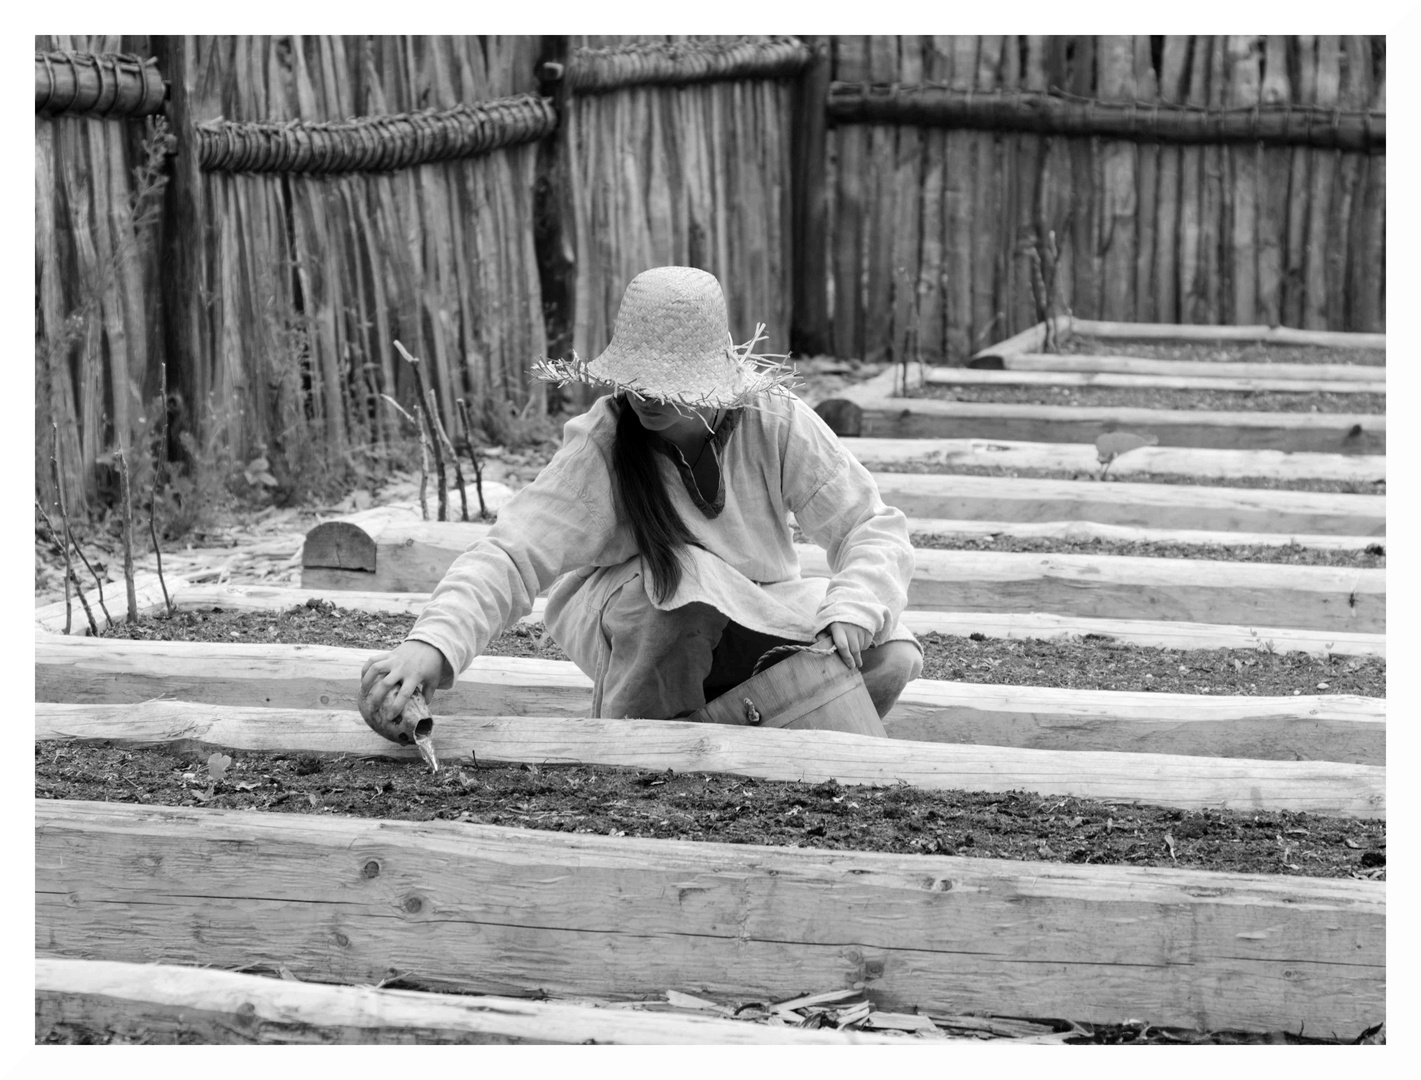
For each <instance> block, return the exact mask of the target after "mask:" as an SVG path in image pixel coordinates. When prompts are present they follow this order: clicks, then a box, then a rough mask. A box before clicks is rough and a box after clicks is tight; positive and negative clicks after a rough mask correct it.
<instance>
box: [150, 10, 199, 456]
mask: <svg viewBox="0 0 1421 1080" xmlns="http://www.w3.org/2000/svg"><path fill="white" fill-rule="evenodd" d="M152 45H153V52H154V55H155V56H157V58H158V67H159V70H160V71H162V72H163V74H164V76H165V77H166V78H167V80H168V87H169V89H168V103H167V108H166V113H167V118H168V130H169V133H170V134H171V136H172V138H173V142H174V154H173V156H172V157H171V158H170V159H169V165H170V168H171V170H172V172H171V175H170V176H169V178H168V186H167V190H166V191H165V192H164V194H163V239H162V258H161V259H160V260H159V264H158V265H159V269H158V274H159V286H158V287H159V307H160V309H161V311H162V322H163V353H164V357H165V359H166V362H167V364H168V368H169V370H170V371H171V372H172V375H173V378H172V387H173V390H174V391H175V392H176V394H177V398H178V403H177V405H176V406H174V405H169V406H168V417H167V419H168V458H169V460H170V461H186V460H187V453H186V451H185V450H184V449H183V444H182V442H181V440H180V436H181V435H182V434H183V433H184V432H190V433H191V434H193V435H196V434H197V431H196V430H195V429H196V427H197V425H198V422H199V418H200V417H201V415H202V403H203V401H204V400H206V397H207V366H208V365H207V357H206V356H205V355H204V351H203V348H202V310H201V293H200V289H201V283H202V226H203V213H202V176H201V170H200V166H199V162H198V145H197V128H196V126H195V122H194V119H193V116H192V108H191V98H190V91H191V88H192V84H193V70H194V66H195V60H196V57H195V52H196V47H195V44H194V42H193V39H192V37H191V36H187V35H181V34H178V35H172V36H167V35H161V36H160V35H155V36H154V37H153V40H152Z"/></svg>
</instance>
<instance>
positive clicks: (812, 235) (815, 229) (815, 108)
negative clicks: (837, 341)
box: [789, 36, 829, 356]
mask: <svg viewBox="0 0 1421 1080" xmlns="http://www.w3.org/2000/svg"><path fill="white" fill-rule="evenodd" d="M800 40H801V41H803V42H804V43H805V44H806V45H808V46H809V48H810V51H811V56H812V59H811V60H810V62H809V66H808V67H807V68H805V70H804V71H803V72H802V73H801V74H800V77H799V79H798V80H797V81H796V82H795V88H794V122H793V124H792V125H791V127H790V137H791V138H792V139H793V142H794V150H793V153H794V159H793V160H794V199H793V207H794V209H793V215H792V220H791V226H790V227H791V229H792V230H793V232H794V244H793V252H794V254H793V259H794V265H793V268H792V270H791V275H792V277H793V279H794V298H793V308H792V311H791V313H790V331H789V335H790V342H789V344H790V348H791V349H792V350H794V351H795V352H798V353H804V354H805V355H807V356H817V355H819V354H821V353H827V352H828V351H829V292H828V284H829V221H828V217H829V189H828V181H827V175H826V174H827V167H828V162H827V159H826V156H825V141H826V138H827V132H826V123H827V119H826V118H827V107H828V100H827V99H828V95H829V45H828V42H827V40H826V39H824V38H823V37H808V36H807V37H803V38H801V39H800Z"/></svg>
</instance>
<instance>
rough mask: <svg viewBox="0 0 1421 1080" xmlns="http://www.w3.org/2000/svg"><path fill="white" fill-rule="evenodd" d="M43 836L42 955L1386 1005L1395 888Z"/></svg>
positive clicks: (345, 974) (229, 825)
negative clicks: (1390, 898) (1388, 920)
mask: <svg viewBox="0 0 1421 1080" xmlns="http://www.w3.org/2000/svg"><path fill="white" fill-rule="evenodd" d="M540 775H544V776H545V775H546V773H545V772H543V771H540ZM573 778H574V779H576V777H573ZM579 786H580V785H579ZM830 790H832V789H830ZM826 795H827V797H828V798H830V799H832V798H833V797H835V795H842V792H834V793H832V794H829V793H828V791H826ZM579 799H581V796H579ZM286 801H287V802H290V801H292V800H289V799H288V800H286ZM845 801H848V800H847V799H845ZM307 805H308V807H309V801H307ZM1062 809H1063V810H1064V809H1066V808H1065V807H1064V806H1063V807H1062ZM1111 820H1112V821H1113V819H1111ZM1183 821H1184V819H1181V823H1182V822H1183ZM35 824H36V866H37V868H38V869H37V873H36V946H37V950H38V952H39V954H40V956H42V957H74V958H87V957H90V956H101V957H103V958H104V959H108V960H115V961H122V962H129V963H146V962H152V961H157V960H161V961H163V962H168V963H179V964H201V965H210V966H216V967H237V966H241V965H251V964H262V965H268V966H270V967H273V968H276V967H281V968H285V969H286V970H288V971H290V972H291V974H292V975H293V976H295V977H296V978H298V979H302V980H306V981H333V982H343V983H356V982H365V983H376V982H379V981H381V980H383V979H386V978H389V977H391V976H398V977H401V978H404V979H406V980H408V981H412V982H416V983H417V984H419V985H421V986H424V987H428V988H435V989H457V990H465V991H473V992H478V993H493V994H510V993H511V994H516V995H527V994H530V993H532V992H535V991H543V992H545V993H547V994H549V995H553V996H576V995H588V994H590V995H596V996H599V997H607V998H612V999H621V1000H627V999H635V998H638V997H645V996H650V995H656V996H660V995H661V994H664V993H665V992H666V990H667V989H668V988H670V989H675V990H678V991H680V992H685V993H691V994H698V995H707V996H712V997H730V998H734V997H740V996H745V995H753V997H754V999H755V1000H761V1001H763V1000H765V998H766V997H769V998H770V999H771V1000H775V999H781V998H785V997H790V996H792V995H795V994H799V993H803V992H804V991H805V990H806V989H808V990H810V991H813V990H818V989H820V988H826V987H833V988H838V987H851V986H856V985H862V987H863V988H864V989H865V990H866V991H867V993H868V995H869V996H870V997H871V999H872V1000H873V1001H874V1003H875V1004H876V1005H877V1006H878V1007H880V1008H883V1009H892V1010H895V1011H905V1012H906V1011H910V1010H912V1009H914V1008H924V1009H928V1010H943V1011H953V1012H964V1011H968V1010H969V1009H973V1010H977V1009H980V1010H986V1011H989V1012H998V1013H1005V1014H1008V1015H1017V1016H1063V1017H1072V1018H1079V1019H1081V1020H1086V1021H1101V1022H1118V1021H1119V1020H1120V1019H1121V1018H1123V1017H1126V1016H1135V1015H1138V1013H1140V1012H1142V1011H1143V1012H1148V1013H1150V1014H1151V1017H1152V1019H1153V1020H1154V1021H1155V1022H1157V1023H1161V1024H1173V1025H1182V1026H1189V1027H1194V1028H1198V1029H1203V1030H1208V1029H1210V1028H1220V1027H1227V1028H1244V1029H1255V1030H1274V1029H1278V1028H1287V1029H1290V1030H1291V1029H1296V1028H1297V1027H1298V1026H1299V1025H1302V1026H1303V1028H1304V1030H1307V1031H1312V1032H1321V1033H1335V1034H1336V1035H1339V1036H1342V1037H1350V1036H1355V1034H1357V1033H1360V1032H1361V1031H1363V1030H1365V1029H1367V1028H1368V1027H1370V1026H1372V1025H1374V1024H1376V1023H1377V1022H1379V1021H1380V1020H1381V1019H1382V1018H1383V1016H1384V1009H1385V1001H1384V972H1385V900H1384V892H1385V886H1384V884H1382V883H1380V882H1375V881H1358V880H1349V879H1324V878H1302V877H1284V876H1280V875H1259V874H1246V875H1231V874H1223V873H1210V872H1203V871H1195V870H1186V869H1173V868H1154V867H1150V868H1144V867H1129V866H1094V865H1092V866H1072V865H1069V864H1065V863H1050V862H1042V861H1032V862H1021V863H1014V862H1009V861H1005V860H1000V859H976V858H970V857H963V856H957V857H954V856H941V855H899V854H883V853H870V852H829V851H824V850H814V849H801V850H795V849H790V848H786V847H763V846H753V845H730V844H722V843H714V842H705V841H702V842H684V841H676V840H670V839H640V838H633V837H629V836H594V835H588V834H573V833H554V832H548V831H542V830H535V829H526V828H516V829H511V828H504V827H499V826H492V825H483V824H477V823H473V822H448V821H423V822H411V821H391V820H371V819H368V818H347V817H344V816H341V815H337V814H333V813H300V814H283V813H270V812H258V811H245V810H220V809H209V808H206V807H188V806H184V807H172V808H169V807H163V806H155V805H145V806H134V805H122V804H119V803H114V802H88V801H69V800H50V799H40V800H37V802H36V804H35ZM1181 827H1182V825H1181ZM1302 827H1306V826H1302ZM1112 832H1113V829H1112ZM1172 839H1174V841H1175V847H1176V848H1178V846H1179V844H1180V839H1179V838H1177V837H1173V836H1172ZM254 882H260V886H259V887H257V888H254V887H253V883H254ZM1301 943H1306V944H1305V946H1301V947H1299V946H1300V945H1301ZM1280 946H1283V949H1282V951H1281V952H1280Z"/></svg>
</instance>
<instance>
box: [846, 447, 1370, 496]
mask: <svg viewBox="0 0 1421 1080" xmlns="http://www.w3.org/2000/svg"><path fill="white" fill-rule="evenodd" d="M844 448H845V449H847V450H848V451H849V452H850V453H852V454H853V455H854V457H856V458H857V459H858V460H859V461H860V462H862V463H863V464H864V465H865V466H866V467H867V468H868V469H870V470H871V471H873V472H875V477H874V479H875V480H877V481H878V483H879V484H880V485H881V484H882V483H883V482H884V480H885V479H886V477H884V476H883V475H881V474H883V473H901V472H906V471H909V470H910V469H911V470H913V471H922V470H923V469H924V468H928V467H931V468H932V471H934V472H940V473H957V472H964V473H966V472H971V471H972V470H980V469H993V470H999V471H1002V470H1014V471H1017V472H1020V473H1021V474H1022V475H1026V474H1028V473H1046V472H1051V473H1056V474H1064V475H1068V476H1070V477H1072V478H1083V479H1089V480H1097V479H1099V476H1100V469H1101V462H1100V458H1099V454H1098V452H1097V450H1096V447H1095V443H1094V442H1090V441H1087V442H1078V443H1052V442H1022V441H1019V440H1012V439H874V438H854V439H846V440H845V441H844ZM1127 476H1133V477H1137V478H1141V479H1149V480H1151V481H1153V482H1156V483H1159V482H1166V481H1161V480H1159V479H1157V478H1159V477H1170V478H1172V480H1174V481H1178V480H1179V478H1182V477H1189V478H1191V479H1192V481H1193V482H1194V483H1198V484H1210V485H1216V486H1217V485H1225V486H1237V487H1260V486H1279V487H1283V486H1285V485H1291V484H1308V483H1317V484H1318V488H1317V490H1319V491H1321V490H1324V488H1323V486H1322V485H1323V484H1325V483H1327V482H1333V483H1346V484H1351V485H1356V486H1363V485H1373V484H1375V485H1384V484H1385V483H1386V456H1385V455H1383V454H1370V455H1368V454H1310V453H1287V452H1285V451H1282V450H1211V449H1207V448H1193V449H1191V448H1184V447H1177V446H1141V447H1139V448H1137V449H1135V450H1131V451H1129V452H1128V453H1125V454H1121V455H1120V456H1118V457H1117V458H1116V459H1115V460H1114V461H1112V462H1111V463H1110V469H1109V470H1108V478H1110V479H1121V478H1124V477H1127ZM1301 490H1306V489H1305V488H1304V489H1301ZM1368 493H1370V492H1364V494H1368Z"/></svg>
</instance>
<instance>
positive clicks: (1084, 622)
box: [903, 609, 1386, 659]
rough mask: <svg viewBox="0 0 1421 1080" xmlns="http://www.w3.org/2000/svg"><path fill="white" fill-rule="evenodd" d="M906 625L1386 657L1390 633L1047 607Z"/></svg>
mask: <svg viewBox="0 0 1421 1080" xmlns="http://www.w3.org/2000/svg"><path fill="white" fill-rule="evenodd" d="M903 625H904V626H906V627H907V628H908V629H909V630H911V631H913V633H915V634H929V633H937V634H954V635H957V636H959V637H966V636H968V635H970V634H982V635H983V636H985V637H993V638H998V637H999V638H1015V639H1047V640H1050V639H1053V638H1082V637H1086V636H1089V635H1095V636H1098V637H1102V638H1111V639H1113V640H1115V641H1120V642H1124V643H1125V644H1128V645H1144V646H1150V647H1154V648H1160V649H1247V650H1260V649H1261V650H1263V651H1266V652H1281V653H1288V652H1303V653H1307V654H1308V655H1309V656H1328V655H1337V656H1375V657H1379V658H1382V659H1385V657H1386V635H1385V634H1362V633H1351V632H1344V631H1337V630H1329V631H1322V630H1298V629H1294V628H1292V627H1279V626H1271V627H1270V626H1228V625H1224V624H1220V623H1201V622H1189V621H1187V620H1172V619H1164V620H1162V619H1102V618H1092V617H1089V616H1085V615H1052V614H1049V613H1047V612H997V611H913V610H911V609H910V610H908V611H905V612H904V613H903Z"/></svg>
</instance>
